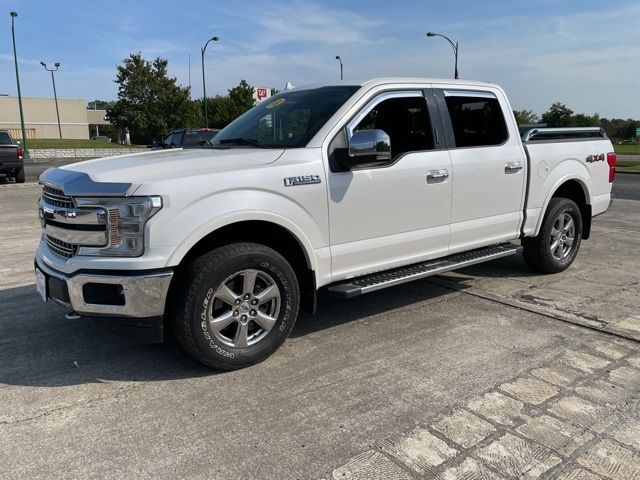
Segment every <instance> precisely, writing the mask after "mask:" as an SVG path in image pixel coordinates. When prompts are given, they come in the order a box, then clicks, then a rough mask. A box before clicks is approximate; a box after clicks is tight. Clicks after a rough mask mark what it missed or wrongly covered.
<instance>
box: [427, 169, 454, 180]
mask: <svg viewBox="0 0 640 480" xmlns="http://www.w3.org/2000/svg"><path fill="white" fill-rule="evenodd" d="M447 178H449V171H448V170H446V169H441V170H429V171H428V172H427V183H438V182H444V181H445V180H446V179H447Z"/></svg>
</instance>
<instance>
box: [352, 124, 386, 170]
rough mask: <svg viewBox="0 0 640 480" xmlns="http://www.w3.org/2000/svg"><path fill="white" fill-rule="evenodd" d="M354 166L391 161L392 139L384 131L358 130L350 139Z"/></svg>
mask: <svg viewBox="0 0 640 480" xmlns="http://www.w3.org/2000/svg"><path fill="white" fill-rule="evenodd" d="M349 157H350V158H349V162H350V163H351V164H352V165H362V164H366V163H375V162H388V161H390V160H391V139H390V138H389V135H387V133H386V132H385V131H384V130H358V131H357V132H355V133H354V134H353V136H352V137H351V138H350V139H349Z"/></svg>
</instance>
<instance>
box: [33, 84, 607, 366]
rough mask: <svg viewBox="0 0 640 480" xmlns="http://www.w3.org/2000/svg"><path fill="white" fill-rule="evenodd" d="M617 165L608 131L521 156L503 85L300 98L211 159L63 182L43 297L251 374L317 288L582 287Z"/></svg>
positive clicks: (556, 138)
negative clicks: (481, 269)
mask: <svg viewBox="0 0 640 480" xmlns="http://www.w3.org/2000/svg"><path fill="white" fill-rule="evenodd" d="M615 163H616V155H615V153H613V148H612V145H611V142H610V141H609V139H608V138H607V137H606V135H605V134H604V132H603V131H602V130H601V129H599V128H572V129H539V130H530V131H528V132H526V133H525V134H524V136H522V137H521V136H520V135H519V133H518V126H517V125H516V122H515V119H514V117H513V114H512V110H511V106H510V105H509V101H508V99H507V96H506V94H505V92H504V91H503V90H502V89H501V88H500V87H499V86H497V85H493V84H488V83H481V82H470V81H461V80H437V79H420V78H386V79H377V80H371V81H367V82H365V83H362V84H347V83H340V84H334V85H322V86H312V87H304V88H294V89H292V90H287V91H284V92H282V93H279V94H278V95H275V96H274V97H271V98H269V99H268V100H266V101H264V102H262V103H260V104H258V105H256V106H255V107H254V108H253V109H251V110H250V111H248V112H247V113H245V114H244V115H242V116H241V117H239V118H238V119H236V120H235V121H234V122H232V123H231V124H230V125H229V126H227V127H226V128H225V129H223V130H222V131H221V132H220V133H218V135H216V137H215V138H214V139H213V140H212V147H211V148H207V149H201V150H181V149H171V150H166V151H150V152H145V153H138V154H133V155H125V156H119V157H111V158H106V159H98V160H90V161H86V162H82V163H75V164H72V165H68V166H64V167H60V168H51V169H49V170H47V171H46V172H45V173H44V174H42V176H41V178H40V182H41V183H42V186H43V190H42V196H41V198H40V201H39V207H40V209H39V211H40V219H41V224H42V239H41V241H40V245H39V248H38V251H37V254H36V258H35V267H36V277H37V286H38V290H39V292H40V294H41V295H42V297H43V298H44V299H45V301H46V300H48V299H52V300H55V301H56V302H59V303H62V304H64V305H67V306H68V307H69V309H70V310H71V313H70V314H69V316H70V317H73V316H78V317H94V318H98V319H100V322H101V323H104V324H106V325H107V326H109V327H111V328H113V329H115V330H120V331H121V332H123V333H127V334H130V335H134V336H137V337H138V338H140V339H144V340H147V341H161V340H162V339H163V333H164V330H165V329H167V328H171V329H172V330H173V332H175V335H176V337H177V339H178V341H179V343H180V344H181V345H182V346H183V347H184V348H185V349H186V350H187V351H188V352H189V353H190V354H191V355H193V356H194V357H195V358H196V359H198V360H199V361H201V362H203V363H205V364H207V365H209V366H211V367H214V368H218V369H235V368H240V367H245V366H248V365H251V364H254V363H257V362H259V361H261V360H263V359H265V358H266V357H267V356H269V355H270V354H272V353H273V352H274V351H275V350H276V349H277V348H278V347H279V346H280V345H281V344H282V343H283V342H284V341H285V339H286V337H287V335H288V334H289V332H290V331H291V329H292V328H293V325H294V322H295V321H296V318H297V317H298V314H299V312H300V311H301V310H304V311H310V312H313V311H314V310H315V306H316V292H317V291H318V290H319V289H320V288H323V289H326V290H327V291H328V292H330V293H332V294H334V295H337V296H341V297H353V296H356V295H361V294H368V293H370V292H374V291H376V290H378V289H381V288H385V287H390V286H394V285H400V284H402V283H404V282H407V281H410V280H414V279H419V278H424V277H427V276H430V275H436V274H440V273H442V272H446V271H449V270H454V269H457V268H461V267H465V266H468V265H472V264H476V263H479V262H484V261H488V260H492V259H497V258H501V257H505V256H508V255H514V254H518V253H520V252H522V254H523V256H524V259H525V261H526V263H527V264H528V265H529V266H530V267H531V268H532V269H534V270H536V271H539V272H545V273H555V272H561V271H563V270H565V269H566V268H568V267H569V266H570V265H571V263H572V262H573V261H574V259H575V258H576V255H577V253H578V249H579V247H580V242H581V241H582V240H585V239H587V238H589V234H590V231H591V219H592V217H594V216H596V215H599V214H602V213H604V212H605V211H606V210H607V208H608V207H609V203H610V201H611V186H612V182H613V180H614V176H615ZM511 242H516V243H511ZM398 288H401V287H398Z"/></svg>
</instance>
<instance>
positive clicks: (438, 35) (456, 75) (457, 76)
mask: <svg viewBox="0 0 640 480" xmlns="http://www.w3.org/2000/svg"><path fill="white" fill-rule="evenodd" d="M427 37H442V38H444V39H445V40H446V41H447V42H449V44H450V45H451V48H453V53H454V54H455V57H456V67H455V71H454V73H453V78H455V79H456V80H457V79H458V78H460V77H459V75H458V42H456V43H453V42H452V41H451V39H450V38H449V37H447V36H445V35H442V34H440V33H434V32H428V33H427Z"/></svg>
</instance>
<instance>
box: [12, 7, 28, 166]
mask: <svg viewBox="0 0 640 480" xmlns="http://www.w3.org/2000/svg"><path fill="white" fill-rule="evenodd" d="M17 16H18V13H17V12H11V37H12V38H13V61H14V62H15V64H16V84H17V85H18V107H19V108H20V126H21V127H22V152H23V155H24V158H29V151H28V150H27V131H26V130H25V128H24V112H23V110H22V94H21V93H20V75H19V74H18V54H17V53H16V29H15V23H16V17H17Z"/></svg>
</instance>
